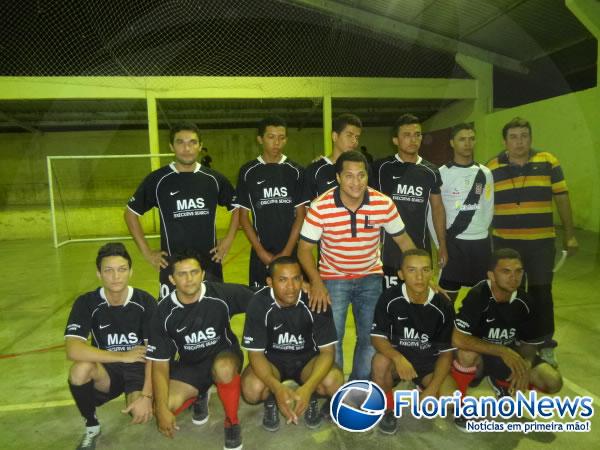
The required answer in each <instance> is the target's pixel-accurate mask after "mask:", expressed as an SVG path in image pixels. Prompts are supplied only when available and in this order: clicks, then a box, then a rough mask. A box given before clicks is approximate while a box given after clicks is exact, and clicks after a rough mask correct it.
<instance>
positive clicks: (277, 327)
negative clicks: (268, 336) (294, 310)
mask: <svg viewBox="0 0 600 450" xmlns="http://www.w3.org/2000/svg"><path fill="white" fill-rule="evenodd" d="M282 326H283V324H282V323H280V324H279V325H275V326H274V327H273V329H274V330H279V329H280V328H281V327H282Z"/></svg>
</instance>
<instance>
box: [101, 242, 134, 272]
mask: <svg viewBox="0 0 600 450" xmlns="http://www.w3.org/2000/svg"><path fill="white" fill-rule="evenodd" d="M109 256H120V257H122V258H125V259H126V260H127V263H128V264H129V268H131V256H129V253H128V252H127V249H126V248H125V246H124V245H123V244H122V243H120V242H109V243H108V244H104V245H103V246H102V247H100V250H98V255H97V256H96V268H97V269H98V270H100V267H102V259H104V258H107V257H109Z"/></svg>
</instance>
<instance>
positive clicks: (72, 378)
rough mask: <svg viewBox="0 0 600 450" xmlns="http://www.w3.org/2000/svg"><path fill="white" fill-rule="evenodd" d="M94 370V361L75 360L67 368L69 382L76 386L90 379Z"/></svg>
mask: <svg viewBox="0 0 600 450" xmlns="http://www.w3.org/2000/svg"><path fill="white" fill-rule="evenodd" d="M95 372H96V363H92V362H83V361H77V362H75V363H73V365H72V366H71V369H70V370H69V382H70V383H71V384H74V385H76V386H79V385H82V384H86V383H89V382H90V381H92V378H93V376H94V373H95Z"/></svg>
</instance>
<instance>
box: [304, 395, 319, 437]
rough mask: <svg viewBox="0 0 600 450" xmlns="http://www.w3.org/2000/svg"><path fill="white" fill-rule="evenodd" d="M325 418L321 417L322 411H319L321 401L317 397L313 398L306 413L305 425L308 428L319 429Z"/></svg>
mask: <svg viewBox="0 0 600 450" xmlns="http://www.w3.org/2000/svg"><path fill="white" fill-rule="evenodd" d="M322 421H323V417H322V416H321V410H320V409H319V400H318V399H317V397H316V396H315V395H313V396H311V398H310V402H309V403H308V408H306V411H304V424H305V425H306V427H307V428H310V429H313V428H319V426H320V425H321V422H322Z"/></svg>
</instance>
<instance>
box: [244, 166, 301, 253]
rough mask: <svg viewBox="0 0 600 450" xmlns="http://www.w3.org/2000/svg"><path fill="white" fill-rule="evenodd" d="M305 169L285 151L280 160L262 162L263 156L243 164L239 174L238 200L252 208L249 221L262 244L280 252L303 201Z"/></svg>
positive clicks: (245, 206)
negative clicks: (288, 156) (276, 161)
mask: <svg viewBox="0 0 600 450" xmlns="http://www.w3.org/2000/svg"><path fill="white" fill-rule="evenodd" d="M303 182H304V169H303V168H302V167H301V166H299V165H298V164H296V163H295V162H293V161H291V160H289V159H287V157H286V156H285V155H284V156H282V158H281V161H280V162H279V163H268V164H267V163H265V161H264V160H263V158H262V156H259V157H258V158H257V159H253V160H252V161H249V162H247V163H246V164H244V165H243V166H242V168H241V169H240V172H239V176H238V184H237V203H236V206H241V207H242V208H245V209H247V210H250V211H252V221H253V224H254V229H255V230H256V234H258V237H259V238H260V242H261V244H262V245H263V247H264V248H265V249H266V250H267V251H268V252H271V253H279V252H280V251H281V250H283V248H284V247H285V244H286V243H287V240H288V238H289V236H290V231H291V229H292V225H293V223H294V220H295V217H296V209H295V208H296V207H297V206H299V205H301V204H302V203H303V202H302V185H303Z"/></svg>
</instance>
